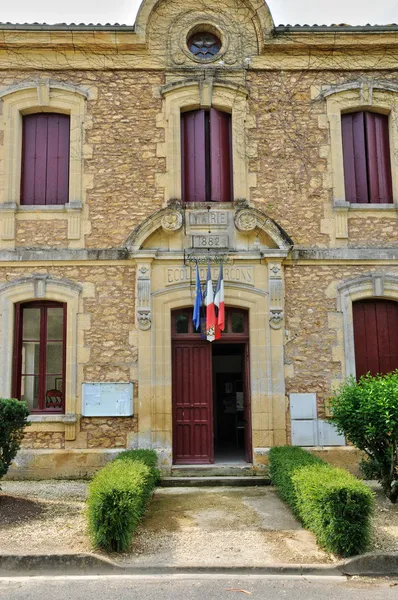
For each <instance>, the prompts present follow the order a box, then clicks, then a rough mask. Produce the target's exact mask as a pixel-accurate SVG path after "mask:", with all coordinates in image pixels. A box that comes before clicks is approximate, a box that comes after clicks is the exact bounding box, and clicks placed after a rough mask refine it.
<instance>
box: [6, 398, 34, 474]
mask: <svg viewBox="0 0 398 600" xmlns="http://www.w3.org/2000/svg"><path fill="white" fill-rule="evenodd" d="M28 417H29V410H28V407H27V406H26V404H25V402H21V401H20V400H15V398H0V479H1V478H2V477H4V475H5V474H6V473H7V471H8V469H9V467H10V464H11V462H12V461H13V459H14V458H15V456H16V454H17V452H18V450H19V447H20V445H21V441H22V438H23V436H24V429H25V427H26V426H27V425H29V423H28Z"/></svg>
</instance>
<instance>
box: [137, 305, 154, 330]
mask: <svg viewBox="0 0 398 600" xmlns="http://www.w3.org/2000/svg"><path fill="white" fill-rule="evenodd" d="M137 321H138V327H139V328H140V329H141V330H142V331H146V330H147V329H150V328H151V324H152V317H151V311H150V309H149V308H148V309H145V308H139V309H138V310H137Z"/></svg>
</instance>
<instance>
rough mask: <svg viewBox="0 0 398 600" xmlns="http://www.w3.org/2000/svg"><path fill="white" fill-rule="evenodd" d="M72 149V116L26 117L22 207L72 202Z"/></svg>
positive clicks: (23, 144)
mask: <svg viewBox="0 0 398 600" xmlns="http://www.w3.org/2000/svg"><path fill="white" fill-rule="evenodd" d="M69 146H70V117H69V115H64V114H57V113H37V114H32V115H24V116H23V126H22V166H21V204H25V205H54V204H55V205H57V204H66V203H67V202H69Z"/></svg>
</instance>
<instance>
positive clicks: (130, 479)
mask: <svg viewBox="0 0 398 600" xmlns="http://www.w3.org/2000/svg"><path fill="white" fill-rule="evenodd" d="M145 463H146V464H145ZM156 463H157V455H156V453H155V452H154V451H152V450H126V451H125V452H121V453H120V454H119V456H118V457H117V458H116V459H115V460H114V461H113V462H111V463H109V464H107V465H106V466H105V467H104V468H103V469H101V471H99V472H98V473H97V474H96V475H95V476H94V478H93V480H92V482H91V483H90V485H89V492H88V498H87V506H88V522H89V532H90V537H91V541H92V543H93V545H94V546H95V547H97V548H103V549H104V550H107V551H110V552H126V551H127V550H128V548H129V546H130V544H131V538H132V535H133V533H134V531H135V530H136V528H137V525H138V523H139V522H140V520H141V519H142V517H143V515H144V512H145V508H146V505H147V503H148V501H149V499H150V498H151V496H152V492H153V490H154V489H155V487H156V484H157V482H158V479H159V471H158V469H156Z"/></svg>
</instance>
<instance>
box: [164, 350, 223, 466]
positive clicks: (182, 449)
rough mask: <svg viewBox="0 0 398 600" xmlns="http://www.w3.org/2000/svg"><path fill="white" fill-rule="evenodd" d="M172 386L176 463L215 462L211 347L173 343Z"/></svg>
mask: <svg viewBox="0 0 398 600" xmlns="http://www.w3.org/2000/svg"><path fill="white" fill-rule="evenodd" d="M172 386H173V454H174V457H173V458H174V463H176V464H193V463H204V464H206V463H212V462H214V448H213V398H212V366H211V345H210V344H206V342H199V341H198V342H197V343H196V342H180V341H178V342H177V341H176V342H173V381H172Z"/></svg>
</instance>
